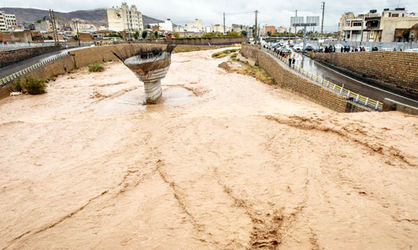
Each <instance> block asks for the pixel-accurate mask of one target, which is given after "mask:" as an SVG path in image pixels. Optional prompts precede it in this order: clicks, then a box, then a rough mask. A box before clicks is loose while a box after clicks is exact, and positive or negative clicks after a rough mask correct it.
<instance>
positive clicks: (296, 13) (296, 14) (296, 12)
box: [295, 10, 298, 37]
mask: <svg viewBox="0 0 418 250" xmlns="http://www.w3.org/2000/svg"><path fill="white" fill-rule="evenodd" d="M295 17H298V10H295ZM295 37H296V26H295Z"/></svg>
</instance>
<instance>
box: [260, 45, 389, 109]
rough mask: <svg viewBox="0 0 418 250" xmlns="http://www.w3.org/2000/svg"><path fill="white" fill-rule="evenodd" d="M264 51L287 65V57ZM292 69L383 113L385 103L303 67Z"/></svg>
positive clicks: (294, 66) (322, 85)
mask: <svg viewBox="0 0 418 250" xmlns="http://www.w3.org/2000/svg"><path fill="white" fill-rule="evenodd" d="M263 50H264V51H266V52H268V53H269V54H271V55H273V56H275V57H277V58H278V59H280V60H281V61H283V62H284V63H285V64H287V60H288V59H287V58H286V57H282V56H280V55H278V54H277V53H274V52H273V51H271V50H267V49H263ZM291 68H292V69H294V70H295V71H296V72H298V73H300V74H302V75H303V76H305V77H307V78H309V79H311V80H312V81H313V82H314V83H317V85H319V86H321V87H323V88H326V89H328V90H331V91H333V92H335V93H337V94H339V95H341V96H344V97H347V98H348V99H349V100H350V101H352V102H355V103H358V104H360V105H363V106H366V107H368V108H371V109H373V110H377V111H382V110H383V103H382V102H379V101H377V100H374V99H371V98H369V97H367V96H363V95H361V94H359V93H356V92H354V91H351V90H349V89H346V88H344V86H340V85H338V84H335V83H333V82H330V81H328V80H326V79H324V78H322V77H320V76H317V75H315V74H313V73H311V72H309V71H307V70H305V69H303V68H302V67H300V66H298V65H295V64H292V66H291Z"/></svg>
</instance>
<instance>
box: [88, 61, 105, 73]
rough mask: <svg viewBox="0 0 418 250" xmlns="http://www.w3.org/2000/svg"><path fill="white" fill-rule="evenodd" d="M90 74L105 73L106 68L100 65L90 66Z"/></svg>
mask: <svg viewBox="0 0 418 250" xmlns="http://www.w3.org/2000/svg"><path fill="white" fill-rule="evenodd" d="M88 67H89V72H103V71H104V67H103V66H102V65H100V64H98V63H94V64H90V65H89V66H88Z"/></svg>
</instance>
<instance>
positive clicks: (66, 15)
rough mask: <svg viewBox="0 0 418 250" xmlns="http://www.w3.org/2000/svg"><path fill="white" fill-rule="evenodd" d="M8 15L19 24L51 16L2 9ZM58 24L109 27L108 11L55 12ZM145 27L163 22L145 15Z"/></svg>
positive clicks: (43, 12)
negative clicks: (73, 21)
mask: <svg viewBox="0 0 418 250" xmlns="http://www.w3.org/2000/svg"><path fill="white" fill-rule="evenodd" d="M0 11H3V12H5V13H7V14H15V15H16V21H17V23H18V24H24V23H34V22H36V21H37V20H39V19H42V18H43V17H45V16H48V15H49V11H48V10H44V9H36V8H0ZM54 13H55V16H56V17H57V19H58V22H60V21H61V22H65V23H70V22H71V19H73V18H79V19H83V20H86V21H88V22H90V23H92V24H94V25H96V26H108V24H107V14H106V9H104V8H99V9H93V10H75V11H70V12H55V11H54ZM143 20H144V26H146V25H148V24H150V23H157V22H163V21H161V20H159V19H157V18H153V17H150V16H147V15H144V14H143Z"/></svg>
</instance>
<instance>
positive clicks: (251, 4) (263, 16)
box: [0, 0, 418, 31]
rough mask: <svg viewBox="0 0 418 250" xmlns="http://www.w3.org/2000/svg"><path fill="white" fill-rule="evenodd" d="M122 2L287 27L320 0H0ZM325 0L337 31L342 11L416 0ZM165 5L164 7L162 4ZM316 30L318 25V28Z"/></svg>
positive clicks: (8, 1) (93, 5)
mask: <svg viewBox="0 0 418 250" xmlns="http://www.w3.org/2000/svg"><path fill="white" fill-rule="evenodd" d="M122 2H127V3H128V4H129V5H132V4H134V5H136V6H137V8H138V10H139V11H141V12H142V13H143V14H145V15H147V16H151V17H154V18H158V19H161V20H165V19H167V18H170V19H171V20H172V21H173V22H174V23H176V24H181V25H183V24H185V23H187V22H191V21H193V20H195V19H201V20H202V21H203V23H204V24H205V25H212V24H221V23H222V13H223V12H226V13H227V15H226V25H228V26H230V25H232V24H244V25H253V24H254V13H253V11H255V10H258V11H259V16H258V23H259V24H260V25H265V24H267V25H275V26H285V27H289V25H290V17H291V16H294V15H295V10H296V9H297V10H298V16H320V15H321V1H320V0H318V1H311V0H294V1H283V0H279V1H275V2H271V1H270V0H258V1H253V0H230V1H228V2H225V1H223V0H213V1H207V0H193V1H191V0H177V1H167V0H154V1H147V2H145V3H144V2H142V1H132V0H130V1H115V0H97V1H94V2H91V1H81V0H71V1H70V0H60V1H56V0H45V1H38V0H36V1H35V0H0V3H1V7H20V8H38V9H54V10H55V11H60V12H70V11H75V10H89V9H97V8H111V7H113V6H120V5H121V3H122ZM347 3H348V2H347V1H342V0H340V1H328V2H327V1H326V6H325V22H324V27H325V31H337V23H338V20H339V18H340V17H341V15H342V14H343V13H344V12H350V11H351V12H354V13H355V14H360V13H367V12H368V11H369V10H371V9H377V11H378V12H382V11H383V8H396V7H405V8H406V9H407V10H408V12H416V10H417V9H418V2H417V1H412V0H408V1H406V0H403V1H400V0H394V1H389V0H384V1H381V0H371V1H363V0H352V1H349V4H347ZM161 6H164V8H161ZM317 30H318V29H317Z"/></svg>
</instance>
